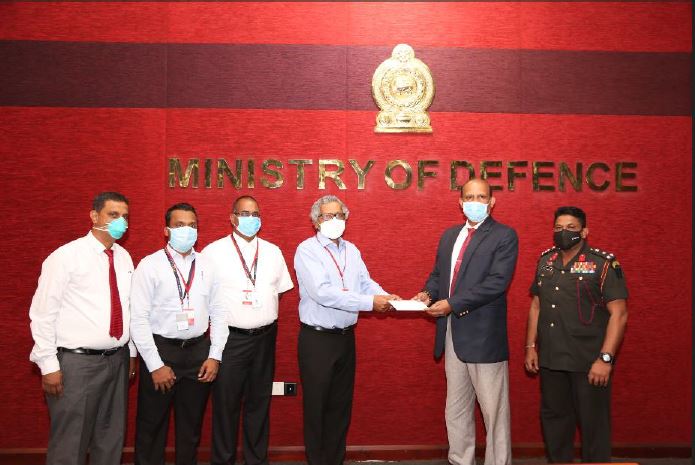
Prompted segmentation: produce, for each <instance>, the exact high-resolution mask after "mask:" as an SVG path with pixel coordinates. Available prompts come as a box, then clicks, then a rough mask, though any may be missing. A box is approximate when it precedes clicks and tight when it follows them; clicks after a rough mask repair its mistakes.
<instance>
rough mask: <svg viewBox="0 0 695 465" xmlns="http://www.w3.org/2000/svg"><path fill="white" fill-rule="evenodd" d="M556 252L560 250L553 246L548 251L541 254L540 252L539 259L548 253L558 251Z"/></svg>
mask: <svg viewBox="0 0 695 465" xmlns="http://www.w3.org/2000/svg"><path fill="white" fill-rule="evenodd" d="M558 250H560V249H558V248H557V247H555V246H553V247H551V248H549V249H545V250H544V251H543V252H541V257H542V256H544V255H548V254H549V253H550V252H556V251H558Z"/></svg>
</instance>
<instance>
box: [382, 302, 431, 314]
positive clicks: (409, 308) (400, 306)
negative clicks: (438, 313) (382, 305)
mask: <svg viewBox="0 0 695 465" xmlns="http://www.w3.org/2000/svg"><path fill="white" fill-rule="evenodd" d="M389 303H390V304H391V305H392V306H393V308H395V309H396V310H397V311H399V312H421V311H423V310H427V305H425V304H424V303H422V302H420V301H419V300H389Z"/></svg>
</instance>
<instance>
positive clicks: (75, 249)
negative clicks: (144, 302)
mask: <svg viewBox="0 0 695 465" xmlns="http://www.w3.org/2000/svg"><path fill="white" fill-rule="evenodd" d="M104 250H106V247H104V245H103V244H102V243H101V242H99V240H98V239H97V238H96V237H95V236H94V235H93V234H92V232H91V231H90V232H89V233H88V234H87V235H86V236H84V237H81V238H79V239H76V240H74V241H72V242H69V243H67V244H65V245H63V246H61V247H59V248H58V249H56V250H55V251H54V252H53V253H52V254H51V255H49V256H48V258H47V259H46V260H44V262H43V265H42V267H41V276H39V284H38V287H37V288H36V293H35V294H34V298H33V299H32V301H31V307H30V309H29V318H30V319H31V325H30V327H31V335H32V337H33V338H34V348H33V349H32V351H31V355H30V356H29V359H30V360H31V361H32V362H34V363H36V364H37V365H38V366H39V368H40V369H41V374H44V375H45V374H48V373H53V372H55V371H58V370H60V364H59V363H58V357H57V348H58V347H65V348H67V349H77V348H86V349H112V348H115V347H120V346H123V345H125V344H126V343H128V339H129V338H130V331H129V329H128V328H129V326H130V280H131V277H132V274H133V260H132V259H131V258H130V255H129V254H128V252H127V251H126V250H125V249H124V248H123V247H121V246H120V245H118V244H114V245H113V247H112V250H113V262H114V268H115V270H116V282H117V285H118V294H119V296H120V298H121V309H122V311H123V335H122V336H121V337H120V338H119V339H116V338H113V337H111V336H110V335H109V328H110V326H111V289H110V287H109V257H108V256H107V255H106V254H105V253H104ZM130 354H131V357H135V355H136V353H135V348H134V346H131V347H130Z"/></svg>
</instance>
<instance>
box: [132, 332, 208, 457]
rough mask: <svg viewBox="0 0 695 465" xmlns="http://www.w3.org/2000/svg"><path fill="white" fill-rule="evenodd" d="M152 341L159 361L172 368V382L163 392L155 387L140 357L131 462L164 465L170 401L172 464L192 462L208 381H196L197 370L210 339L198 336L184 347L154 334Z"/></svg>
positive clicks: (204, 357) (203, 410) (197, 442)
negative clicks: (172, 412)
mask: <svg viewBox="0 0 695 465" xmlns="http://www.w3.org/2000/svg"><path fill="white" fill-rule="evenodd" d="M154 341H155V344H156V345H157V350H158V351H159V356H160V357H161V358H162V362H164V365H166V366H168V367H170V368H171V369H172V370H173V371H174V374H175V375H176V382H175V383H174V387H173V388H172V389H171V390H169V391H167V392H166V393H162V392H161V391H155V389H154V383H153V382H152V374H151V373H150V372H149V371H148V369H147V366H146V365H145V362H144V361H143V360H142V359H140V381H139V385H138V413H137V417H136V424H135V464H136V465H164V450H165V447H166V441H167V433H168V431H169V416H170V411H171V405H172V403H173V405H174V415H175V421H176V424H175V429H176V464H177V465H189V464H190V465H193V464H196V463H197V456H198V444H199V443H200V430H201V427H202V425H203V415H204V413H205V405H206V403H207V400H208V394H209V392H210V384H209V383H202V382H200V381H198V372H199V370H200V367H201V365H202V364H203V362H204V361H205V360H207V358H208V353H209V351H210V340H209V339H207V338H202V339H201V340H199V341H198V342H195V343H192V344H191V345H186V346H184V347H181V344H180V343H179V344H176V343H174V342H173V340H171V339H169V340H167V339H165V338H163V337H161V336H157V335H155V339H154Z"/></svg>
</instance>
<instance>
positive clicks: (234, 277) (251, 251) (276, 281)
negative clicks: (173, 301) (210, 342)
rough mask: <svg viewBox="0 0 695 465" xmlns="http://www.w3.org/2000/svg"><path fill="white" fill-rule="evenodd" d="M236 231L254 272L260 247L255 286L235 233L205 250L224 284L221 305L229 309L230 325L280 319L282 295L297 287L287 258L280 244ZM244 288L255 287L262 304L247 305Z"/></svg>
mask: <svg viewBox="0 0 695 465" xmlns="http://www.w3.org/2000/svg"><path fill="white" fill-rule="evenodd" d="M233 234H234V239H235V240H236V243H237V244H238V246H239V249H240V250H241V254H242V255H243V257H244V260H245V261H246V264H247V266H248V268H249V271H250V272H251V275H253V269H252V264H253V260H254V257H255V255H256V250H258V264H257V270H256V285H255V286H253V285H252V284H251V281H250V280H249V279H248V278H247V276H246V272H245V271H244V268H243V265H242V263H241V260H240V259H239V254H238V252H237V250H236V248H235V247H234V243H232V237H231V235H230V236H225V237H223V238H222V239H218V240H216V241H215V242H213V243H212V244H210V245H208V246H207V247H205V249H203V252H202V254H203V255H205V257H206V258H207V259H208V261H209V262H212V263H213V266H214V273H215V279H216V280H217V281H218V282H219V286H220V288H219V292H218V294H219V297H220V299H221V305H222V306H223V307H224V309H225V310H226V312H227V324H228V325H229V326H234V327H236V328H243V329H252V328H259V327H261V326H266V325H269V324H270V323H272V322H273V321H275V320H277V318H278V294H281V293H283V292H285V291H288V290H290V289H292V288H293V287H294V284H293V283H292V278H291V277H290V272H289V271H288V270H287V264H285V258H284V257H283V256H282V252H281V251H280V249H279V248H278V247H277V246H276V245H274V244H271V243H270V242H268V241H265V240H263V239H260V238H259V237H258V236H256V237H254V238H253V240H251V241H250V242H247V241H246V239H244V238H243V237H241V236H239V235H238V234H236V233H233ZM244 290H254V291H255V293H256V296H257V298H258V299H259V303H260V305H259V306H254V305H244V304H243V300H244V293H243V292H242V291H244Z"/></svg>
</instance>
